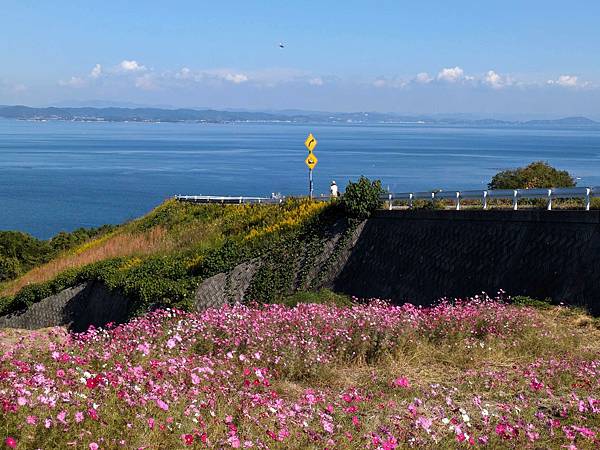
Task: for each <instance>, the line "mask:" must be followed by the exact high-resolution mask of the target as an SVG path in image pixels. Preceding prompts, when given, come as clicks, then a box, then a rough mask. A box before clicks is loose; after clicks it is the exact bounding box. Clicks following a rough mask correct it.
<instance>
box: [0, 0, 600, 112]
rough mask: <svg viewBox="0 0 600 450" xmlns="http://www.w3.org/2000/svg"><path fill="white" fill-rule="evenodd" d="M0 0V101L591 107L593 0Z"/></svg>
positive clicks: (595, 75)
mask: <svg viewBox="0 0 600 450" xmlns="http://www.w3.org/2000/svg"><path fill="white" fill-rule="evenodd" d="M1 6H2V8H1V9H2V12H1V14H0V55H1V58H2V63H1V64H0V103H2V104H13V103H24V104H31V105H47V104H53V103H63V104H66V103H73V104H76V103H77V102H85V101H88V100H102V101H106V102H131V103H138V104H149V105H172V106H177V107H179V106H182V107H183V106H186V107H213V108H248V109H287V108H302V109H315V110H332V111H358V110H370V111H373V110H377V111H397V112H403V113H475V114H484V115H503V114H508V115H519V114H523V115H527V114H534V115H536V114H537V115H572V114H585V115H589V116H593V117H596V118H598V117H600V101H599V100H600V58H599V57H598V53H597V52H598V49H599V48H600V27H599V26H598V23H597V21H598V17H600V2H597V1H595V0H586V1H577V0H575V1H571V2H565V1H560V2H558V1H537V0H519V1H514V0H513V1H511V0H507V1H504V2H489V1H464V0H463V1H460V0H455V1H448V0H446V1H426V0H423V1H419V2H414V1H413V2H407V1H401V0H396V1H375V0H373V1H369V2H367V1H364V0H363V1H353V0H347V1H344V2H333V1H327V0H321V1H311V0H305V1H291V0H286V1H280V2H274V1H263V2H258V1H249V0H246V1H220V2H215V1H199V0H196V1H177V0H174V1H171V2H164V1H160V2H159V1H149V0H146V1H133V0H128V1H108V0H106V1H103V2H82V1H60V0H54V1H52V2H40V1H31V0H2V5H1ZM279 42H283V43H284V44H285V48H284V49H280V48H279V47H278V43H279Z"/></svg>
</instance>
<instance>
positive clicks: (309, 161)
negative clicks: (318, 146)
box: [304, 152, 319, 170]
mask: <svg viewBox="0 0 600 450" xmlns="http://www.w3.org/2000/svg"><path fill="white" fill-rule="evenodd" d="M304 162H305V163H306V165H307V166H308V168H309V169H310V170H313V169H314V168H315V166H316V165H317V163H318V162H319V160H318V159H317V157H316V156H315V155H314V153H313V152H310V153H309V154H308V156H307V157H306V159H305V160H304Z"/></svg>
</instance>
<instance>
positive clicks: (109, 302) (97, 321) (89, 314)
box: [0, 281, 129, 332]
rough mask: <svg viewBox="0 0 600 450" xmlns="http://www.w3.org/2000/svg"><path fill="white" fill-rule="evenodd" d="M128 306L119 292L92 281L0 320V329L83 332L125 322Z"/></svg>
mask: <svg viewBox="0 0 600 450" xmlns="http://www.w3.org/2000/svg"><path fill="white" fill-rule="evenodd" d="M128 306H129V304H128V301H127V299H126V298H125V297H123V296H122V295H121V294H120V293H118V292H116V291H111V290H109V289H108V288H107V287H106V286H105V285H104V284H103V283H101V282H97V281H91V282H89V283H84V284H80V285H79V286H75V287H72V288H69V289H65V290H64V291H61V292H59V293H58V294H56V295H52V296H51V297H47V298H45V299H43V300H42V301H40V302H38V303H35V304H33V305H32V306H31V307H29V308H28V309H27V310H25V311H20V312H18V313H15V314H10V315H8V316H3V317H0V328H25V329H30V330H31V329H37V328H45V327H53V326H67V327H68V328H70V329H71V330H73V331H78V332H79V331H85V330H87V329H88V327H89V325H94V326H104V325H106V324H107V323H109V322H115V323H121V322H123V321H125V320H126V319H127V310H128Z"/></svg>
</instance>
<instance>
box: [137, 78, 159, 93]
mask: <svg viewBox="0 0 600 450" xmlns="http://www.w3.org/2000/svg"><path fill="white" fill-rule="evenodd" d="M135 87H136V88H139V89H143V90H145V91H152V90H154V89H156V88H157V87H158V86H157V85H156V83H155V82H154V79H153V77H152V76H150V75H149V74H146V75H142V76H141V77H137V78H136V79H135Z"/></svg>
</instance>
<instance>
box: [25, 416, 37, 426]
mask: <svg viewBox="0 0 600 450" xmlns="http://www.w3.org/2000/svg"><path fill="white" fill-rule="evenodd" d="M25 421H26V422H27V424H28V425H35V424H36V423H37V417H36V416H27V418H26V419H25Z"/></svg>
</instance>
